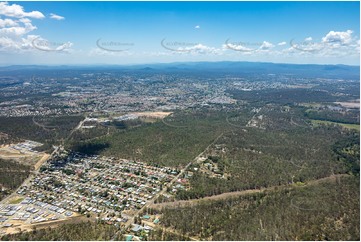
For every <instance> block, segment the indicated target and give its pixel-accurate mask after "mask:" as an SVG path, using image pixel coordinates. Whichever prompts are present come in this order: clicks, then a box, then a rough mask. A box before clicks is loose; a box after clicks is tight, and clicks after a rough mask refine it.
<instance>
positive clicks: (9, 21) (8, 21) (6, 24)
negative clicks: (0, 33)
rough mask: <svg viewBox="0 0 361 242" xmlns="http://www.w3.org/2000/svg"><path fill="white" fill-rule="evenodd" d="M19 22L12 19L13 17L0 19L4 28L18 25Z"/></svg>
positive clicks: (1, 26)
mask: <svg viewBox="0 0 361 242" xmlns="http://www.w3.org/2000/svg"><path fill="white" fill-rule="evenodd" d="M18 25H19V24H18V23H17V22H16V21H14V20H12V19H8V18H6V19H0V28H4V27H14V26H18Z"/></svg>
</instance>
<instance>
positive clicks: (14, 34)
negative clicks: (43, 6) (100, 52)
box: [0, 2, 73, 53]
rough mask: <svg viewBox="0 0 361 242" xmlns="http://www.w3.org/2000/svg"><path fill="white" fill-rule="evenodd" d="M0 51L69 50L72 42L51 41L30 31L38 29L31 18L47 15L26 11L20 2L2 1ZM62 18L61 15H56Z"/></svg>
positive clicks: (0, 10) (40, 17) (0, 4)
mask: <svg viewBox="0 0 361 242" xmlns="http://www.w3.org/2000/svg"><path fill="white" fill-rule="evenodd" d="M0 16H5V18H0V51H2V52H9V53H12V52H15V53H22V52H29V51H33V52H34V51H36V52H39V51H53V52H69V50H70V49H71V47H72V45H73V44H72V43H71V42H58V41H55V42H50V41H47V40H45V39H43V38H41V37H40V36H38V35H31V34H30V33H31V32H32V31H34V30H36V29H37V27H36V26H34V25H33V24H32V21H31V18H36V19H42V18H44V17H45V16H44V15H43V14H42V13H41V12H39V11H31V12H25V11H24V8H23V7H22V6H20V5H18V4H12V5H9V4H8V3H7V2H0ZM56 18H58V19H60V18H62V17H61V16H58V15H56Z"/></svg>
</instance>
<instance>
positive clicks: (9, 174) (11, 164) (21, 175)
mask: <svg viewBox="0 0 361 242" xmlns="http://www.w3.org/2000/svg"><path fill="white" fill-rule="evenodd" d="M29 173H30V166H26V165H23V164H19V163H17V162H15V161H11V160H4V159H1V158H0V199H2V198H3V197H5V196H7V195H9V194H11V193H12V192H13V191H14V190H15V189H16V188H18V187H19V186H20V185H21V184H22V182H23V181H24V180H25V179H26V178H27V177H28V176H29Z"/></svg>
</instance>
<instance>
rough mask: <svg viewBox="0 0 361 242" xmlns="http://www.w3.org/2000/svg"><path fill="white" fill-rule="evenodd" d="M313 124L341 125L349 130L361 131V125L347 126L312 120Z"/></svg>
mask: <svg viewBox="0 0 361 242" xmlns="http://www.w3.org/2000/svg"><path fill="white" fill-rule="evenodd" d="M311 122H312V124H313V125H315V126H317V125H339V126H342V127H344V128H347V129H354V130H357V131H360V125H359V124H345V123H337V122H331V121H324V120H314V119H313V120H311Z"/></svg>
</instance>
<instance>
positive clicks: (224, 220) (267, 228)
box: [153, 175, 360, 241]
mask: <svg viewBox="0 0 361 242" xmlns="http://www.w3.org/2000/svg"><path fill="white" fill-rule="evenodd" d="M359 186H360V183H359V177H358V176H352V175H346V176H341V177H336V178H334V179H331V180H327V181H322V182H317V183H310V184H307V183H306V184H300V185H293V186H291V187H289V188H287V189H279V190H275V191H267V192H261V193H254V194H248V195H243V196H239V197H238V198H228V199H224V200H220V201H204V202H201V203H197V204H195V205H193V206H189V207H179V208H177V207H175V208H171V207H169V208H165V209H164V210H163V211H160V212H161V213H162V214H163V216H162V218H161V219H162V221H163V225H164V226H166V227H169V228H171V229H175V230H177V231H178V232H179V233H180V234H183V235H185V236H193V237H194V236H195V237H198V238H200V239H201V240H246V241H247V240H359V239H360V231H359V224H360V214H359V206H360V203H359V199H358V198H359V196H360V190H359ZM156 235H157V236H156V237H153V239H155V240H157V239H160V238H161V237H160V236H162V234H161V233H160V232H158V233H156Z"/></svg>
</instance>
